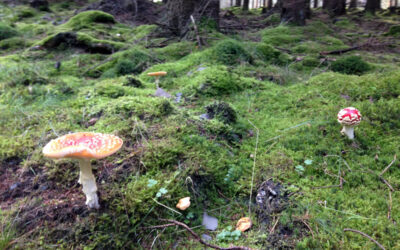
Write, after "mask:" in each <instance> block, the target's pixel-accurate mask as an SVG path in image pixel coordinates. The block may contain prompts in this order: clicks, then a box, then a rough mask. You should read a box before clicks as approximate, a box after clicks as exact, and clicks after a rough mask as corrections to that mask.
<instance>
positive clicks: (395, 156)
mask: <svg viewBox="0 0 400 250" xmlns="http://www.w3.org/2000/svg"><path fill="white" fill-rule="evenodd" d="M396 159H397V155H394V157H393V161H392V162H391V163H390V164H389V165H388V166H387V167H386V168H385V169H384V170H383V171H382V172H381V173H380V174H379V176H382V175H383V174H384V173H385V172H386V171H387V170H388V169H389V168H390V167H391V166H392V165H393V163H395V161H396Z"/></svg>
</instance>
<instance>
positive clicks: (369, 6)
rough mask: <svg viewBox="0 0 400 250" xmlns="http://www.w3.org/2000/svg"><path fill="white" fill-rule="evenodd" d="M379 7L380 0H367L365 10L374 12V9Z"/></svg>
mask: <svg viewBox="0 0 400 250" xmlns="http://www.w3.org/2000/svg"><path fill="white" fill-rule="evenodd" d="M379 9H381V0H367V3H366V4H365V11H366V12H370V13H371V14H375V11H377V10H379Z"/></svg>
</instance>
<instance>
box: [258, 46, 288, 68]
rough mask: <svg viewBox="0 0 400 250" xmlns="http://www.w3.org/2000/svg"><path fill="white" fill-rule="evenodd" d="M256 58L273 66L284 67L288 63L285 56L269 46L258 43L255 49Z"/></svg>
mask: <svg viewBox="0 0 400 250" xmlns="http://www.w3.org/2000/svg"><path fill="white" fill-rule="evenodd" d="M255 53H256V57H258V58H260V59H261V60H263V61H265V62H269V63H273V64H278V65H285V64H287V63H288V62H289V61H290V58H289V56H288V55H287V54H285V53H282V52H280V51H279V50H277V49H275V48H274V47H272V46H271V45H269V44H264V43H260V44H257V45H256V47H255Z"/></svg>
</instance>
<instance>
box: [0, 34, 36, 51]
mask: <svg viewBox="0 0 400 250" xmlns="http://www.w3.org/2000/svg"><path fill="white" fill-rule="evenodd" d="M29 45H30V44H29V41H26V40H25V39H23V38H22V37H12V38H8V39H4V40H1V41H0V48H1V49H3V50H14V49H22V48H25V47H28V46H29Z"/></svg>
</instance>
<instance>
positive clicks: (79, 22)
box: [62, 10, 115, 30]
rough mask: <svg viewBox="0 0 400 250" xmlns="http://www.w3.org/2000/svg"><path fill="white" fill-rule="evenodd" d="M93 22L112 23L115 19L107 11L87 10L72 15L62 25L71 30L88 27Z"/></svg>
mask: <svg viewBox="0 0 400 250" xmlns="http://www.w3.org/2000/svg"><path fill="white" fill-rule="evenodd" d="M95 23H104V24H114V23H115V19H114V17H113V16H112V15H110V14H108V13H105V12H102V11H98V10H89V11H85V12H81V13H79V14H78V15H76V16H74V17H72V18H71V19H69V20H68V22H66V23H65V24H63V25H62V27H63V28H69V29H72V30H80V29H83V28H90V27H91V25H93V24H95Z"/></svg>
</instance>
